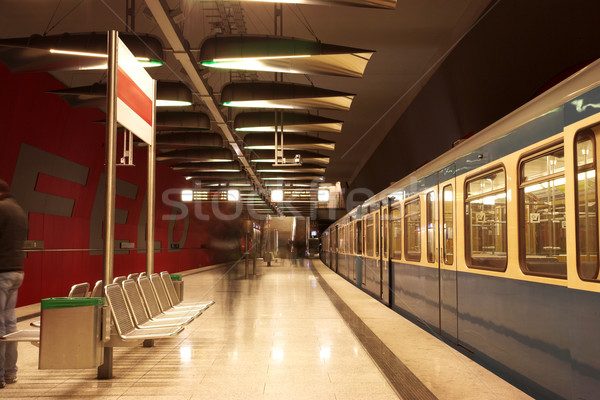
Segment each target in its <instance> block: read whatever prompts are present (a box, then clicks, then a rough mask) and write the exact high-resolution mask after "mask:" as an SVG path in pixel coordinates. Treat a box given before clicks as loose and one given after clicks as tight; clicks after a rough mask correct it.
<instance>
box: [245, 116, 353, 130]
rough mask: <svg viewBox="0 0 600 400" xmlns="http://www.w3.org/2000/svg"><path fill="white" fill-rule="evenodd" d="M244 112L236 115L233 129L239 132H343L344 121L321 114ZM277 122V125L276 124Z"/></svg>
mask: <svg viewBox="0 0 600 400" xmlns="http://www.w3.org/2000/svg"><path fill="white" fill-rule="evenodd" d="M275 114H276V113H275V112H272V111H271V112H269V111H263V112H247V113H246V112H244V113H239V114H238V115H236V116H235V120H234V122H233V129H235V130H236V131H238V132H275V130H276V129H277V130H278V131H280V130H281V128H283V131H284V132H330V133H331V132H335V133H338V132H341V131H342V124H343V123H344V122H343V121H339V120H337V119H332V118H326V117H321V116H319V115H311V114H300V113H292V112H278V113H277V116H276V115H275ZM276 124H277V125H276Z"/></svg>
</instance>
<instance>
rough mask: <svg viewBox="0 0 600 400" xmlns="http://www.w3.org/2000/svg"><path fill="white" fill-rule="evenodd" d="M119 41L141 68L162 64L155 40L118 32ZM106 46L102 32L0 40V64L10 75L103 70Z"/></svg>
mask: <svg viewBox="0 0 600 400" xmlns="http://www.w3.org/2000/svg"><path fill="white" fill-rule="evenodd" d="M119 39H121V40H122V41H123V42H124V43H125V45H126V46H127V48H128V49H129V50H130V51H131V52H132V53H133V55H134V57H135V58H136V59H137V60H138V62H140V63H141V64H142V65H143V66H144V67H157V66H161V65H162V61H161V60H162V59H163V49H162V43H161V41H160V40H159V39H158V38H157V37H154V36H151V35H139V34H132V33H119ZM106 43H107V34H106V32H103V33H64V34H61V35H46V36H41V35H32V36H29V37H23V38H8V39H0V61H1V62H2V63H4V64H5V65H6V66H7V67H8V68H9V69H10V70H11V71H13V72H49V71H77V70H88V69H106V64H107V63H106V59H107V58H108V56H107V54H106V47H107V46H106Z"/></svg>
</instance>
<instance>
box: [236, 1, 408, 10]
mask: <svg viewBox="0 0 600 400" xmlns="http://www.w3.org/2000/svg"><path fill="white" fill-rule="evenodd" d="M243 1H247V2H260V3H286V4H314V5H323V6H351V7H368V8H383V9H386V10H393V9H394V8H396V0H243Z"/></svg>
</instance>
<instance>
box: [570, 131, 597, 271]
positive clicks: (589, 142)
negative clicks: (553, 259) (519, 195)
mask: <svg viewBox="0 0 600 400" xmlns="http://www.w3.org/2000/svg"><path fill="white" fill-rule="evenodd" d="M576 141H577V145H576V150H575V151H576V160H577V187H578V190H577V191H576V192H575V193H576V195H577V200H576V203H577V211H578V212H577V214H578V218H577V220H576V222H577V233H578V238H577V239H578V242H577V271H578V274H579V277H580V278H581V279H583V280H596V281H597V280H599V279H600V277H599V276H598V272H599V268H598V194H597V192H596V187H597V186H596V162H595V160H596V154H595V153H596V152H595V150H594V149H595V148H596V146H595V141H594V133H593V132H592V131H590V130H586V131H583V132H580V133H578V134H577V139H576Z"/></svg>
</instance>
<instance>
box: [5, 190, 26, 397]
mask: <svg viewBox="0 0 600 400" xmlns="http://www.w3.org/2000/svg"><path fill="white" fill-rule="evenodd" d="M26 235H27V215H26V214H25V211H24V210H23V209H22V208H21V206H19V204H18V203H17V202H16V200H15V198H14V197H13V196H12V195H11V194H10V193H9V187H8V184H7V183H6V182H4V181H3V180H2V179H0V337H1V336H4V335H6V334H8V333H12V332H15V331H16V330H17V317H16V315H15V307H16V305H17V293H18V291H19V287H20V286H21V284H22V283H23V277H24V272H23V241H24V240H25V237H26ZM16 381H17V342H2V341H0V389H1V388H4V387H5V386H6V384H7V383H15V382H16Z"/></svg>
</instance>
